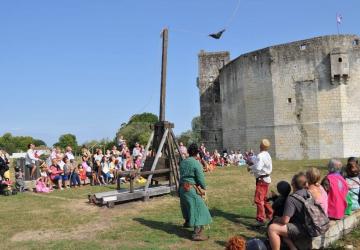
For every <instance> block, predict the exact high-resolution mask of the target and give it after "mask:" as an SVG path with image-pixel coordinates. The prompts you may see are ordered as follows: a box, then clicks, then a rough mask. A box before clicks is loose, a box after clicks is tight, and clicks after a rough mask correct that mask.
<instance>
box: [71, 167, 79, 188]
mask: <svg viewBox="0 0 360 250" xmlns="http://www.w3.org/2000/svg"><path fill="white" fill-rule="evenodd" d="M70 185H71V186H72V187H75V188H76V187H81V181H80V176H79V168H78V166H77V165H76V163H75V162H74V161H70Z"/></svg>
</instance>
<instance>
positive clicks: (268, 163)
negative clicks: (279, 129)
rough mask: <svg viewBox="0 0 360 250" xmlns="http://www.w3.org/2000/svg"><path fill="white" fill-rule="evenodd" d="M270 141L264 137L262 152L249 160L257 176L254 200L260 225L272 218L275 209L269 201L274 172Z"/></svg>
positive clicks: (261, 146)
mask: <svg viewBox="0 0 360 250" xmlns="http://www.w3.org/2000/svg"><path fill="white" fill-rule="evenodd" d="M269 147H270V141H269V140H268V139H263V140H262V141H261V143H260V153H259V154H258V155H257V156H256V157H251V158H250V160H249V161H248V164H249V167H248V170H249V171H250V173H252V174H253V175H254V176H255V178H256V190H255V197H254V202H255V204H256V220H257V222H258V224H259V226H260V225H264V224H265V220H266V219H269V220H271V219H272V216H273V210H272V208H271V205H270V203H269V202H268V201H267V193H268V191H269V186H270V183H271V178H270V174H271V172H272V159H271V156H270V154H269V152H268V149H269Z"/></svg>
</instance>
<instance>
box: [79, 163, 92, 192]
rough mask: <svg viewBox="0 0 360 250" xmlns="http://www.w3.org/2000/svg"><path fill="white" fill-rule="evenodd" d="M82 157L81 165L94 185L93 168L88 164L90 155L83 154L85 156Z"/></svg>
mask: <svg viewBox="0 0 360 250" xmlns="http://www.w3.org/2000/svg"><path fill="white" fill-rule="evenodd" d="M81 159H82V163H81V167H82V169H83V171H84V172H85V176H86V178H88V179H89V181H90V185H91V186H92V185H93V178H92V169H91V167H90V166H89V164H88V157H86V156H83V157H81ZM84 184H85V181H84Z"/></svg>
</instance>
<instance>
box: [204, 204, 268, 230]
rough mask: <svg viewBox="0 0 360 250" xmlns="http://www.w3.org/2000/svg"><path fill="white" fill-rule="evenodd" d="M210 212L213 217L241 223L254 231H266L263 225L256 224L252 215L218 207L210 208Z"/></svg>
mask: <svg viewBox="0 0 360 250" xmlns="http://www.w3.org/2000/svg"><path fill="white" fill-rule="evenodd" d="M210 213H211V215H212V216H213V217H222V218H224V219H226V220H228V221H230V222H232V223H236V224H241V225H243V226H244V227H246V229H248V230H250V231H254V232H256V233H261V234H265V233H266V231H267V230H266V228H265V227H259V226H256V224H255V222H256V220H255V218H254V217H252V216H247V215H239V214H234V213H229V212H226V211H223V210H220V209H218V208H212V209H211V210H210Z"/></svg>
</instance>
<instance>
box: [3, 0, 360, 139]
mask: <svg viewBox="0 0 360 250" xmlns="http://www.w3.org/2000/svg"><path fill="white" fill-rule="evenodd" d="M237 2H238V0H222V1H220V0H217V1H215V0H181V1H180V0H178V1H171V0H152V1H149V0H106V1H104V0H61V1H60V0H58V1H48V0H41V1H40V0H31V1H28V0H7V1H6V0H1V1H0V87H1V99H0V100H1V104H2V109H1V121H0V134H3V133H5V132H11V133H13V134H15V135H31V136H34V137H37V138H40V139H43V140H45V141H46V142H47V143H48V144H49V145H52V144H53V143H54V142H56V141H57V138H58V137H59V135H61V134H64V133H73V134H75V135H76V136H77V138H78V141H79V142H80V143H82V142H84V141H88V140H91V139H101V138H107V137H108V138H112V137H114V135H115V132H116V131H117V129H118V128H119V127H120V124H121V123H123V122H126V121H127V120H128V118H129V117H130V116H131V115H132V114H134V113H140V112H145V111H146V112H153V113H156V114H158V110H159V107H158V106H159V92H160V90H159V88H160V64H161V39H160V32H161V30H162V28H163V27H165V26H167V27H169V29H170V34H169V56H168V87H167V110H166V118H167V120H169V121H172V122H174V123H175V133H177V134H179V133H181V132H182V131H185V130H187V129H189V128H190V122H191V119H192V118H193V117H194V116H197V115H199V113H200V111H199V93H198V89H197V87H196V77H197V73H198V65H197V54H198V52H199V51H200V50H201V49H204V50H205V51H220V50H227V51H230V53H231V57H232V58H235V57H237V56H239V55H240V54H242V53H245V52H248V51H252V50H256V49H260V48H263V47H267V46H269V45H273V44H279V43H286V42H290V41H294V40H300V39H306V38H310V37H314V36H320V35H327V34H335V33H336V32H337V31H336V20H335V18H336V13H337V12H339V13H341V14H342V16H343V23H342V25H341V33H354V34H360V19H359V11H360V1H358V0H343V1H340V0H336V1H335V0H316V1H314V0H303V1H289V0H287V1H285V0H273V1H270V0H240V8H239V11H238V12H237V15H236V16H235V18H234V19H232V22H231V24H230V25H229V27H228V30H227V31H226V32H225V33H224V35H223V38H222V39H220V40H214V39H211V38H208V37H207V36H206V34H208V33H211V32H215V31H218V30H219V29H221V28H223V26H224V25H226V23H227V22H228V19H229V18H230V17H231V15H232V13H233V10H234V8H235V7H236V5H237Z"/></svg>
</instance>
